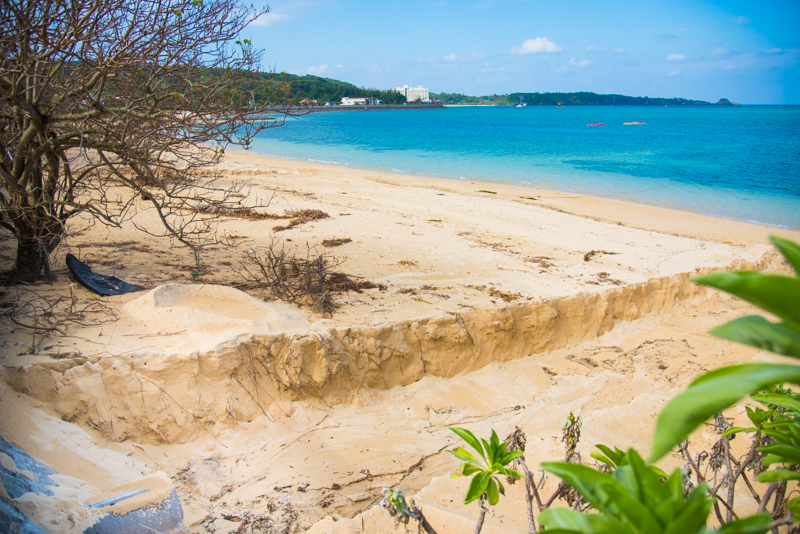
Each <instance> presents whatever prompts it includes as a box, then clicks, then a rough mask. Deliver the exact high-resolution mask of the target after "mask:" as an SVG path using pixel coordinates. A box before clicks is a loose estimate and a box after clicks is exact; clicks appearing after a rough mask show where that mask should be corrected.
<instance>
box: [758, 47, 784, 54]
mask: <svg viewBox="0 0 800 534" xmlns="http://www.w3.org/2000/svg"><path fill="white" fill-rule="evenodd" d="M784 52H785V50H784V49H783V48H768V49H766V50H763V51H762V52H761V53H762V54H770V55H775V54H783V53H784Z"/></svg>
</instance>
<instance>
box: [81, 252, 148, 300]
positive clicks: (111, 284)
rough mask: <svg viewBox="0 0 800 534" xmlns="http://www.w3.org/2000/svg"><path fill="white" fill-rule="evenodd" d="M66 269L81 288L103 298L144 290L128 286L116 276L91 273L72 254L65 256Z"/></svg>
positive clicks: (90, 270)
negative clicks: (67, 268)
mask: <svg viewBox="0 0 800 534" xmlns="http://www.w3.org/2000/svg"><path fill="white" fill-rule="evenodd" d="M67 267H69V270H70V272H71V273H72V276H74V277H75V279H76V280H77V281H78V282H79V283H80V284H81V285H82V286H83V287H85V288H86V289H88V290H89V291H94V292H95V293H97V294H98V295H102V296H104V297H108V296H111V295H122V294H123V293H133V292H134V291H144V289H145V288H143V287H141V286H137V285H133V284H129V283H128V282H126V281H124V280H120V279H119V278H117V277H116V276H107V275H102V274H97V273H93V272H92V269H91V268H90V267H89V266H88V265H87V264H85V263H83V262H82V261H80V260H79V259H78V258H76V257H75V256H73V255H72V254H67Z"/></svg>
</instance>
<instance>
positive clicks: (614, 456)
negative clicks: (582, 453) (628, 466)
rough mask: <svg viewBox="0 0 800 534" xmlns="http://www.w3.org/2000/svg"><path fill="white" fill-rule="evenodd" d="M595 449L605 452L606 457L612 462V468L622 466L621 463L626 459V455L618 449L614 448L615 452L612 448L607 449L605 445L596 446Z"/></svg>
mask: <svg viewBox="0 0 800 534" xmlns="http://www.w3.org/2000/svg"><path fill="white" fill-rule="evenodd" d="M595 447H597V448H598V449H600V450H601V451H603V452H604V453H605V455H606V457H607V458H608V459H609V460H611V462H612V463H610V464H609V465H610V466H611V467H615V466H617V465H620V462H622V461H623V459H624V457H625V453H624V452H623V451H621V450H620V449H619V448H617V447H614V450H613V451H612V450H611V448H610V447H607V446H605V445H595Z"/></svg>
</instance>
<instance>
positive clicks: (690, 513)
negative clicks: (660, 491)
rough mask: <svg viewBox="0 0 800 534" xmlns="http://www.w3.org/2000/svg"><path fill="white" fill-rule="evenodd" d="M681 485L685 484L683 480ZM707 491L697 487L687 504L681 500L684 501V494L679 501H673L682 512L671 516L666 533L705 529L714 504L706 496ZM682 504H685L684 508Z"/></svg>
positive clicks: (676, 533)
mask: <svg viewBox="0 0 800 534" xmlns="http://www.w3.org/2000/svg"><path fill="white" fill-rule="evenodd" d="M678 476H680V475H678ZM681 485H683V483H682V481H681ZM706 491H707V489H706V488H705V487H704V488H702V490H701V491H697V490H696V489H695V490H694V491H693V492H692V494H690V498H689V499H688V500H687V501H686V504H685V505H683V503H682V502H681V501H683V496H682V495H680V496H679V497H678V499H679V500H678V501H673V502H674V503H675V504H676V505H677V506H676V511H678V510H680V513H679V514H678V517H672V518H670V520H669V522H668V524H667V528H666V529H664V534H683V533H689V532H691V533H695V532H698V533H699V532H701V531H702V530H703V527H704V526H705V524H706V522H707V521H708V513H709V512H710V511H711V507H712V506H713V502H712V501H711V499H709V498H707V497H706ZM681 505H683V508H682V509H681Z"/></svg>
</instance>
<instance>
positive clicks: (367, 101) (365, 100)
mask: <svg viewBox="0 0 800 534" xmlns="http://www.w3.org/2000/svg"><path fill="white" fill-rule="evenodd" d="M380 103H381V101H380V100H378V99H377V98H373V97H371V96H368V97H362V98H350V97H349V96H345V97H342V105H343V106H377V105H378V104H380Z"/></svg>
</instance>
